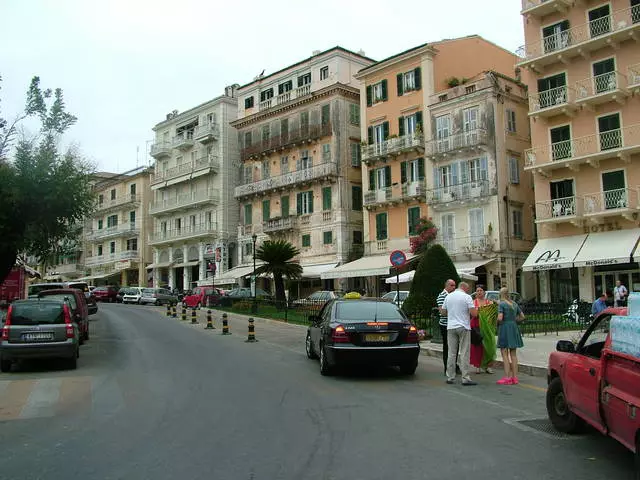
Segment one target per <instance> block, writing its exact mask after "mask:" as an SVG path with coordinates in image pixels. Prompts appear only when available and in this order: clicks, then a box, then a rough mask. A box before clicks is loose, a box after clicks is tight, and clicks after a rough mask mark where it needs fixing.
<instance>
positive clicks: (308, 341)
mask: <svg viewBox="0 0 640 480" xmlns="http://www.w3.org/2000/svg"><path fill="white" fill-rule="evenodd" d="M304 344H305V350H306V351H307V357H308V358H310V359H312V360H315V359H316V358H318V355H317V354H316V352H315V351H314V350H313V342H312V341H311V332H307V339H306V340H305V342H304Z"/></svg>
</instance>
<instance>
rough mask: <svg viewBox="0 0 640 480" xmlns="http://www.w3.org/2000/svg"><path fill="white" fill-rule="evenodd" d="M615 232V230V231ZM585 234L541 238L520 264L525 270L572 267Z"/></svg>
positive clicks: (585, 236)
mask: <svg viewBox="0 0 640 480" xmlns="http://www.w3.org/2000/svg"><path fill="white" fill-rule="evenodd" d="M616 233H617V232H616ZM586 238H587V235H586V234H584V235H570V236H567V237H556V238H543V239H542V240H539V241H538V243H536V246H535V247H533V250H532V251H531V253H530V254H529V256H528V257H527V259H526V260H525V262H524V264H523V265H522V270H524V271H525V272H536V271H540V270H555V269H558V268H571V267H573V259H574V258H576V255H578V252H579V251H580V249H581V248H582V245H583V244H584V242H585V239H586Z"/></svg>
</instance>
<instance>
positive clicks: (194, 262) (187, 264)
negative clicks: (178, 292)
mask: <svg viewBox="0 0 640 480" xmlns="http://www.w3.org/2000/svg"><path fill="white" fill-rule="evenodd" d="M199 263H200V262H199V261H198V260H192V261H190V262H184V263H178V264H176V265H174V266H173V267H174V268H178V267H183V268H184V267H195V266H196V265H198V264H199Z"/></svg>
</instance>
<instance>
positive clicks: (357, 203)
mask: <svg viewBox="0 0 640 480" xmlns="http://www.w3.org/2000/svg"><path fill="white" fill-rule="evenodd" d="M351 208H352V209H353V210H362V188H360V187H359V186H356V185H354V186H352V187H351Z"/></svg>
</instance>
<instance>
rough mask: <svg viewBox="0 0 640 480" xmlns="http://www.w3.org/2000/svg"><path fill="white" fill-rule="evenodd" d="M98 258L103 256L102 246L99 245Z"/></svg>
mask: <svg viewBox="0 0 640 480" xmlns="http://www.w3.org/2000/svg"><path fill="white" fill-rule="evenodd" d="M98 256H99V257H101V256H102V245H98Z"/></svg>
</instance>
